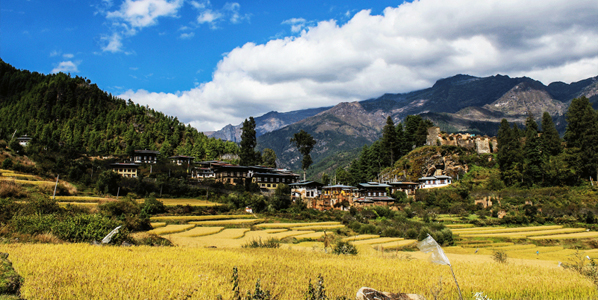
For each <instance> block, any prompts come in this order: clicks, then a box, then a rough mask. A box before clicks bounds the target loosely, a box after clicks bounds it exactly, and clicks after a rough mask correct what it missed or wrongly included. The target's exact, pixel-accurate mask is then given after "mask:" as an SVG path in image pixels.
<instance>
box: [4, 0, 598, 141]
mask: <svg viewBox="0 0 598 300" xmlns="http://www.w3.org/2000/svg"><path fill="white" fill-rule="evenodd" d="M0 58H1V59H2V60H4V61H5V62H6V63H9V64H11V65H13V66H14V67H16V68H18V69H26V70H30V71H37V72H40V73H44V74H48V73H56V72H65V73H70V74H71V75H72V76H81V77H84V78H88V79H90V80H91V81H92V82H94V83H96V84H97V85H98V86H99V87H100V88H101V89H103V90H105V91H107V92H110V93H112V94H113V95H117V96H120V97H122V98H123V99H131V100H132V101H133V102H136V103H139V104H142V105H149V106H150V107H152V108H154V109H156V110H159V111H162V112H164V113H166V114H169V115H173V116H176V117H178V119H179V120H181V121H182V122H184V123H186V124H191V125H192V126H194V127H196V128H197V129H199V130H201V131H212V130H218V129H220V128H222V127H223V126H225V125H227V124H235V125H236V124H239V123H241V122H242V121H243V120H244V119H246V118H248V117H249V116H260V115H262V114H264V113H267V112H269V111H279V112H286V111H292V110H298V109H305V108H313V107H322V106H329V105H336V104H338V103H340V102H351V101H359V100H365V99H370V98H375V97H378V96H381V95H382V94H384V93H403V92H410V91H414V90H418V89H423V88H427V87H430V86H432V85H433V84H434V82H436V81H437V80H438V79H441V78H446V77H450V76H453V75H456V74H469V75H473V76H480V77H483V76H491V75H496V74H502V75H509V76H511V77H520V76H528V77H531V78H534V79H537V80H540V81H542V82H543V83H544V84H549V83H551V82H554V81H563V82H566V83H571V82H575V81H579V80H582V79H586V78H589V77H594V76H597V75H598V1H596V0H544V1H537V0H483V1H482V0H419V1H413V2H411V1H404V2H403V1H386V0H380V1H374V0H370V1H365V0H323V1H312V0H303V1H266V0H250V1H242V0H231V1H203V0H89V1H85V0H52V1H48V0H4V1H2V5H1V6H0Z"/></svg>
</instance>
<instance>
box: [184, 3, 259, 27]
mask: <svg viewBox="0 0 598 300" xmlns="http://www.w3.org/2000/svg"><path fill="white" fill-rule="evenodd" d="M191 5H192V6H193V7H195V9H197V10H198V11H199V15H198V16H197V23H198V24H200V25H201V24H208V25H209V26H210V28H211V29H217V28H218V24H220V23H221V22H225V21H227V20H228V22H230V23H232V24H238V23H241V22H242V21H244V20H248V19H249V15H248V14H244V15H242V14H241V13H240V11H241V5H240V4H239V3H237V2H227V3H225V4H224V6H223V7H222V8H221V9H215V8H213V7H212V5H211V3H210V2H209V1H206V2H204V3H198V2H196V1H192V2H191Z"/></svg>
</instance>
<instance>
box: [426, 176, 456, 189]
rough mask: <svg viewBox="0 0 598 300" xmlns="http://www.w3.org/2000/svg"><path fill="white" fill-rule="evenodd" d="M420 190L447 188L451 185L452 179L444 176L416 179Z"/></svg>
mask: <svg viewBox="0 0 598 300" xmlns="http://www.w3.org/2000/svg"><path fill="white" fill-rule="evenodd" d="M418 181H419V188H420V189H429V188H437V187H443V186H448V185H450V184H451V183H453V178H451V177H450V176H446V175H438V176H430V177H422V178H420V179H418Z"/></svg>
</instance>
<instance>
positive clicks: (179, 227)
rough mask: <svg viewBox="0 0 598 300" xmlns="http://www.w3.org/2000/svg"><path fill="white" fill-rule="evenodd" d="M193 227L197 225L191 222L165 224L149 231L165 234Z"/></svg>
mask: <svg viewBox="0 0 598 300" xmlns="http://www.w3.org/2000/svg"><path fill="white" fill-rule="evenodd" d="M193 227H195V225H193V224H191V225H189V224H183V225H168V226H165V227H160V228H156V229H152V230H150V231H148V232H147V233H153V234H158V235H164V234H169V233H176V232H181V231H185V230H188V229H191V228H193Z"/></svg>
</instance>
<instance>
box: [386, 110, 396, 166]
mask: <svg viewBox="0 0 598 300" xmlns="http://www.w3.org/2000/svg"><path fill="white" fill-rule="evenodd" d="M382 155H383V159H382V161H383V164H384V166H386V167H389V166H392V165H393V164H394V162H395V160H397V158H398V156H399V150H398V141H397V132H396V129H395V124H394V122H393V121H392V118H391V117H390V116H388V117H387V118H386V125H385V126H384V128H383V129H382Z"/></svg>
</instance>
